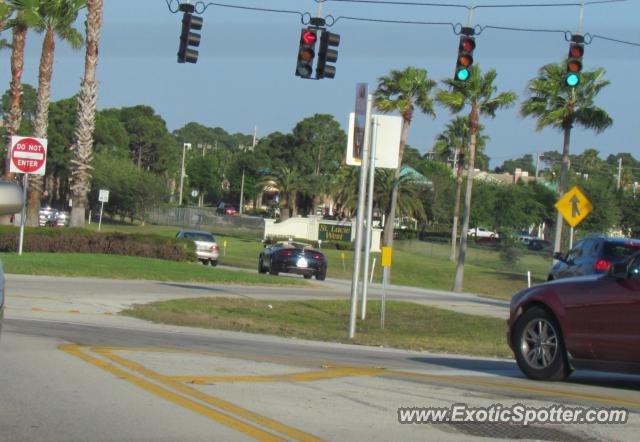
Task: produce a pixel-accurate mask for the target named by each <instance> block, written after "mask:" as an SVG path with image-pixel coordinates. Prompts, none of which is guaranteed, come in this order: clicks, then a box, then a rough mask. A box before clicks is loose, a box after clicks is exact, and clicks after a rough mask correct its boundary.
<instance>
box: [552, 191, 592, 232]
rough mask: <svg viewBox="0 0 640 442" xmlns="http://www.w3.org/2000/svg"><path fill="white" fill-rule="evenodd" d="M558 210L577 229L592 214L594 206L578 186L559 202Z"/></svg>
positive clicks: (557, 204)
mask: <svg viewBox="0 0 640 442" xmlns="http://www.w3.org/2000/svg"><path fill="white" fill-rule="evenodd" d="M556 209H558V212H560V213H561V214H562V216H563V217H564V219H565V220H566V221H567V223H569V225H570V226H571V227H575V226H577V225H578V224H579V223H580V221H582V220H583V219H584V218H585V217H586V216H587V215H588V214H589V213H591V211H592V210H593V205H592V204H591V202H590V201H589V200H588V199H587V197H586V196H584V193H582V192H581V191H580V189H578V187H577V186H576V187H574V188H572V189H571V190H570V191H568V192H567V193H565V194H564V196H563V197H562V198H560V199H559V200H558V202H557V203H556Z"/></svg>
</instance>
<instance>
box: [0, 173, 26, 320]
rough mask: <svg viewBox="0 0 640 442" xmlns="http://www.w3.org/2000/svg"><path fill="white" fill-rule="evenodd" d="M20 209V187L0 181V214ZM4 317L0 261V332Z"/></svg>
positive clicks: (2, 270)
mask: <svg viewBox="0 0 640 442" xmlns="http://www.w3.org/2000/svg"><path fill="white" fill-rule="evenodd" d="M21 209H22V187H20V186H19V185H18V184H17V183H14V182H11V181H0V215H13V214H15V213H18V212H19V211H20V210H21ZM3 317H4V268H3V267H2V261H0V332H1V331H2V318H3Z"/></svg>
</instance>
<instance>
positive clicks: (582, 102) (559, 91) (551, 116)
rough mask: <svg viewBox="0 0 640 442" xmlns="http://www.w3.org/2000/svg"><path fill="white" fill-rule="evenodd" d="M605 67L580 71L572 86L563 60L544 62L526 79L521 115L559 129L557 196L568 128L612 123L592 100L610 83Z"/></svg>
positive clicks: (558, 234)
mask: <svg viewBox="0 0 640 442" xmlns="http://www.w3.org/2000/svg"><path fill="white" fill-rule="evenodd" d="M604 74H605V70H604V69H598V70H595V71H585V72H582V74H581V81H580V84H579V85H578V86H576V87H574V88H571V87H569V86H567V85H566V83H565V80H564V77H565V75H566V66H565V64H564V63H558V64H548V65H546V66H543V67H542V68H541V69H540V70H539V72H538V76H537V77H536V78H534V79H532V80H531V81H530V82H529V85H528V87H527V90H528V94H529V98H527V99H526V100H525V101H524V102H523V103H522V106H521V108H520V113H521V115H522V116H523V117H529V116H530V117H533V118H535V119H536V121H537V124H536V129H537V130H542V129H544V128H545V127H547V126H550V127H553V128H556V129H559V130H561V131H562V133H563V136H564V141H563V145H562V163H561V170H560V175H559V185H558V196H559V197H560V196H562V195H564V194H565V192H566V191H567V174H568V171H569V150H570V145H571V130H572V129H573V127H574V126H575V125H576V124H577V125H579V126H582V127H584V128H587V129H593V130H594V131H596V132H602V131H604V130H605V129H606V128H607V127H609V126H611V124H612V122H613V120H612V119H611V117H610V116H609V114H607V112H605V111H604V110H603V109H601V108H599V107H597V106H596V105H595V104H594V102H595V99H596V97H597V95H598V93H599V92H600V91H601V90H602V89H603V88H604V87H606V86H607V85H608V84H609V81H607V80H604V79H603V77H604ZM562 224H563V220H562V215H561V214H560V212H557V216H556V230H555V238H554V251H555V252H559V251H560V244H561V239H562Z"/></svg>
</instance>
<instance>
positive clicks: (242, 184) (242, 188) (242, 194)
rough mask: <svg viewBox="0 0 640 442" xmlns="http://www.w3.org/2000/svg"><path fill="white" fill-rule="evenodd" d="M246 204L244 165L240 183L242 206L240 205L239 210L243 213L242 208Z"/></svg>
mask: <svg viewBox="0 0 640 442" xmlns="http://www.w3.org/2000/svg"><path fill="white" fill-rule="evenodd" d="M243 206H244V166H242V181H241V183H240V207H238V212H240V215H242V208H243Z"/></svg>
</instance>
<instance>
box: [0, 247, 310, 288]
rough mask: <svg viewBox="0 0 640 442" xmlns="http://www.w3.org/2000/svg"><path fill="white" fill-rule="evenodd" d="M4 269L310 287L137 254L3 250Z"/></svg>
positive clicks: (297, 281)
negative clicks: (20, 254) (21, 252)
mask: <svg viewBox="0 0 640 442" xmlns="http://www.w3.org/2000/svg"><path fill="white" fill-rule="evenodd" d="M0 258H1V259H2V262H3V264H4V269H5V272H7V273H14V274H23V275H51V276H76V277H78V276H84V277H96V278H107V279H148V280H155V281H190V282H203V283H219V284H260V285H286V286H292V285H294V286H295V285H297V286H309V284H308V283H307V282H306V281H304V280H302V279H294V278H274V277H269V276H268V275H259V274H258V273H257V272H256V273H255V274H252V273H246V272H238V271H234V270H227V269H220V268H213V267H209V266H203V265H201V264H197V263H186V262H174V261H164V260H160V259H151V258H139V257H134V256H117V255H100V254H88V253H24V254H23V255H22V256H18V255H17V254H15V253H0Z"/></svg>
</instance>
